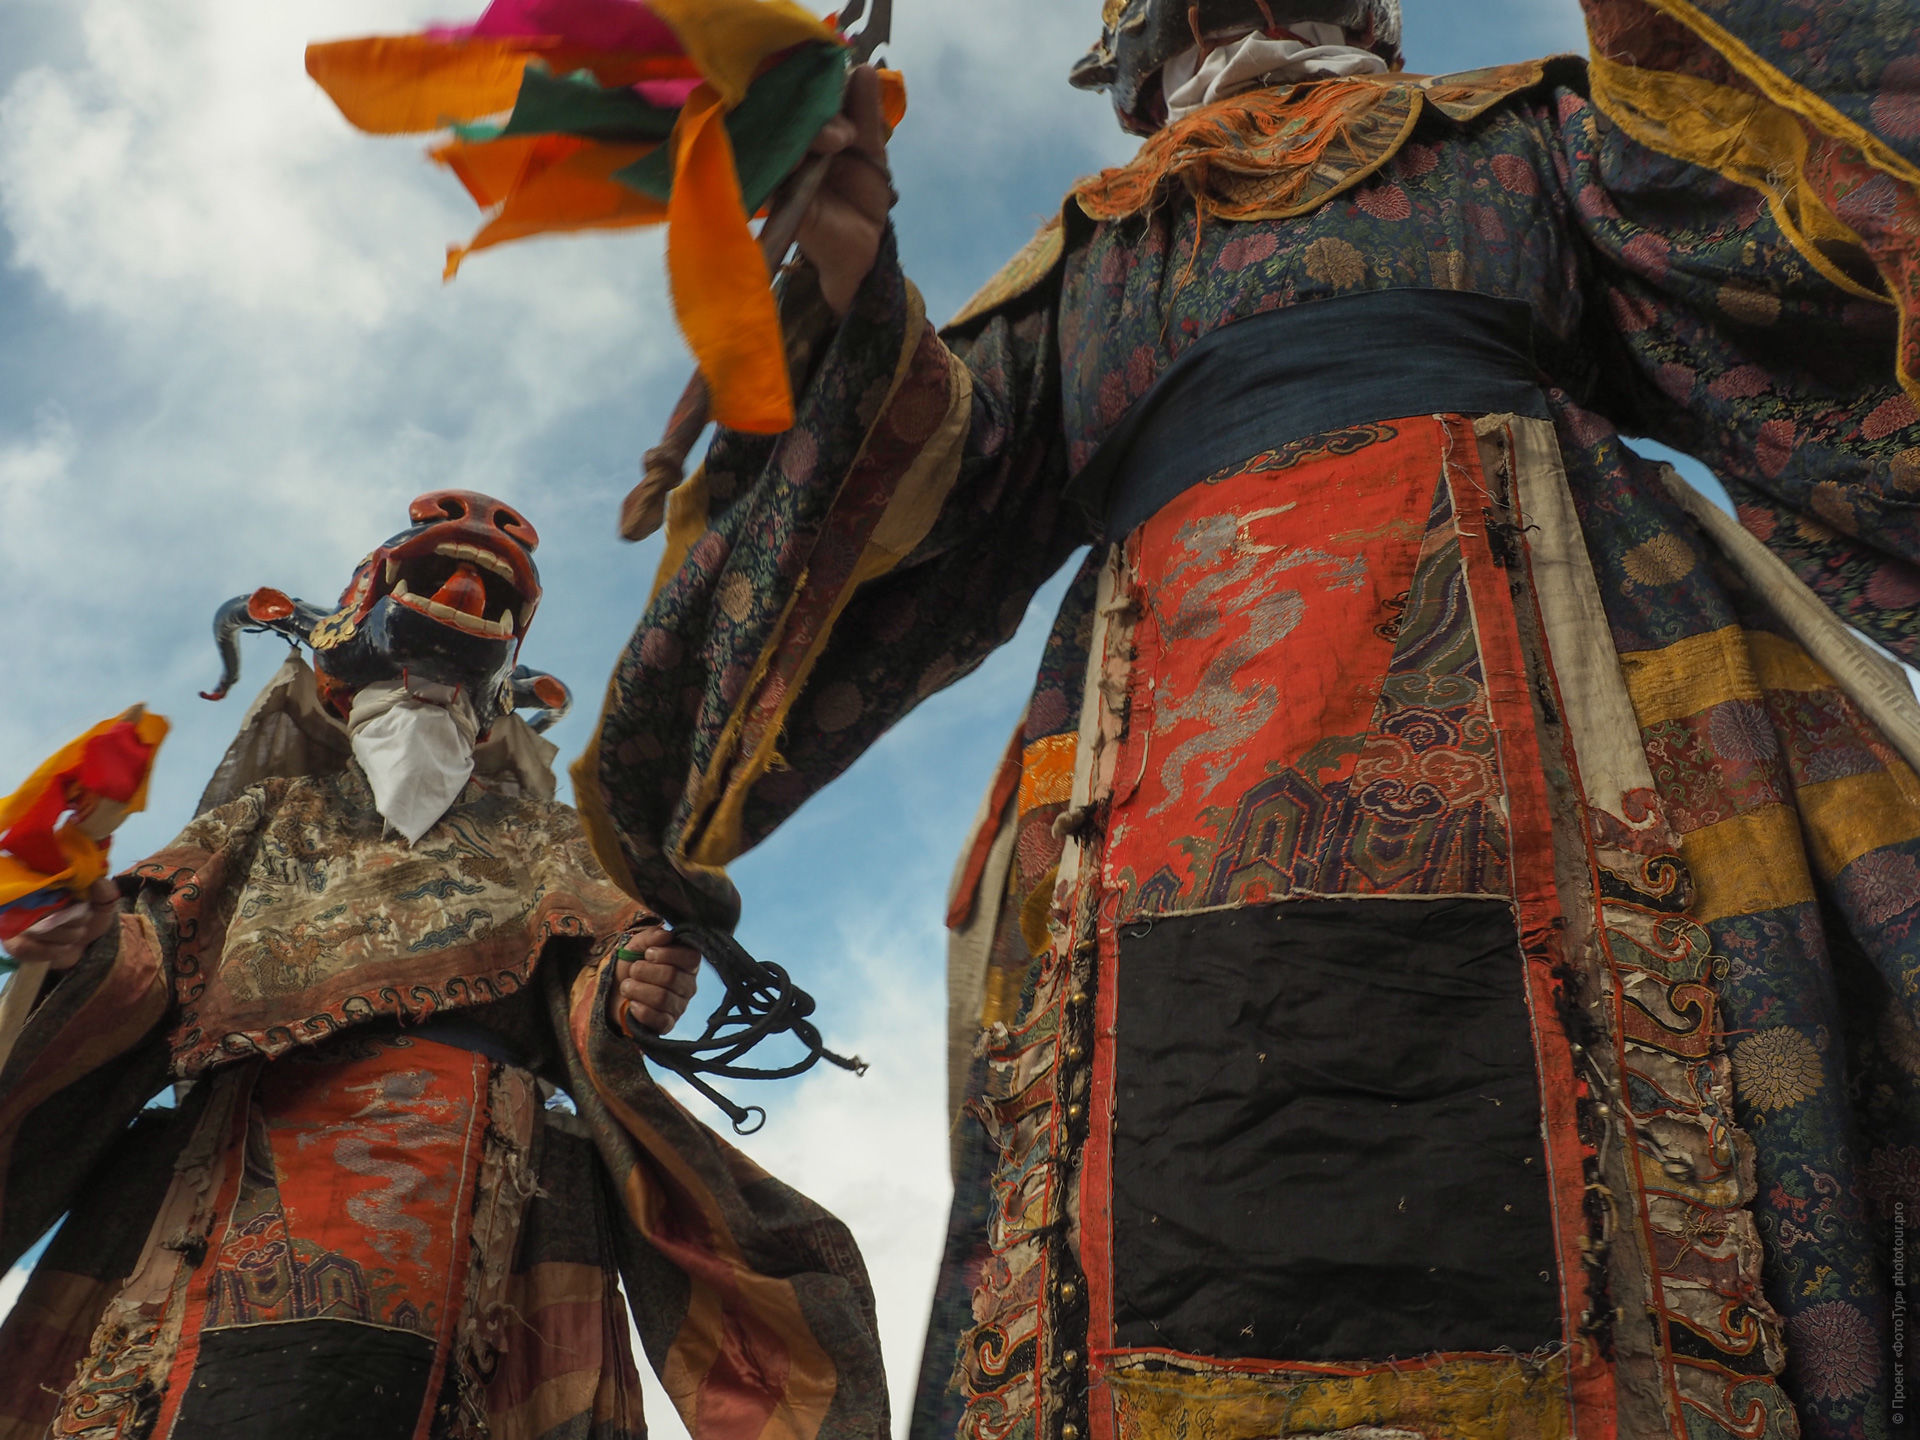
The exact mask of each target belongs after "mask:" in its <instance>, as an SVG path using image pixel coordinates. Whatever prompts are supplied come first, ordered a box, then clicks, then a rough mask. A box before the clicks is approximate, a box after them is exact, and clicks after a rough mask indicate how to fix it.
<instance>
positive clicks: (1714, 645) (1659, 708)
mask: <svg viewBox="0 0 1920 1440" xmlns="http://www.w3.org/2000/svg"><path fill="white" fill-rule="evenodd" d="M1750 638H1751V637H1750V636H1749V635H1748V633H1747V632H1746V631H1744V630H1742V629H1741V628H1740V627H1739V626H1738V625H1729V626H1728V627H1727V628H1726V629H1724V630H1715V631H1713V632H1711V633H1710V634H1706V635H1693V636H1689V637H1688V638H1687V639H1685V640H1680V641H1676V642H1675V643H1674V644H1672V645H1669V646H1667V647H1666V648H1665V649H1664V650H1638V651H1634V652H1633V653H1631V654H1626V655H1622V656H1621V657H1620V669H1621V671H1622V672H1623V673H1624V674H1625V676H1626V681H1627V693H1628V694H1629V695H1630V696H1631V697H1632V698H1633V710H1634V713H1635V714H1636V715H1637V716H1639V717H1640V728H1641V729H1642V730H1651V729H1652V728H1653V727H1654V726H1656V725H1660V724H1663V723H1665V722H1666V721H1669V720H1684V719H1686V718H1687V717H1688V716H1689V715H1698V714H1701V713H1702V712H1703V711H1707V710H1711V709H1712V708H1713V707H1714V706H1716V705H1722V704H1725V703H1726V702H1727V701H1729V700H1760V699H1763V698H1764V697H1765V693H1766V692H1765V690H1764V689H1763V687H1762V686H1761V683H1760V676H1759V673H1758V672H1757V671H1756V670H1755V668H1754V656H1753V653H1752V651H1751V649H1750V647H1749V644H1748V641H1749V639H1750ZM1831 683H1832V682H1831V681H1829V682H1828V684H1831Z"/></svg>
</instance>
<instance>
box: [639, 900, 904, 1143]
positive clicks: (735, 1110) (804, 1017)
mask: <svg viewBox="0 0 1920 1440" xmlns="http://www.w3.org/2000/svg"><path fill="white" fill-rule="evenodd" d="M674 935H675V936H676V938H678V939H680V940H681V941H684V942H685V943H686V944H688V945H691V946H692V947H693V948H694V949H696V950H698V951H699V952H700V953H701V954H702V955H704V956H705V957H706V959H707V963H708V964H709V965H711V966H713V968H714V972H715V973H716V974H717V975H719V977H720V981H721V983H722V984H723V985H725V986H726V995H725V998H723V999H722V1000H721V1002H720V1004H719V1005H718V1006H716V1007H715V1009H714V1011H713V1013H712V1014H711V1015H709V1016H708V1017H707V1028H706V1029H705V1030H704V1031H703V1032H702V1033H701V1035H700V1037H699V1038H698V1039H697V1040H668V1039H666V1038H664V1037H662V1036H650V1035H646V1034H636V1035H635V1036H634V1037H633V1038H634V1041H635V1043H636V1044H638V1045H639V1047H640V1049H641V1051H642V1052H643V1053H644V1054H645V1055H646V1057H647V1058H648V1059H649V1060H651V1061H653V1063H654V1064H656V1065H658V1066H660V1068H661V1069H663V1070H671V1071H672V1072H673V1073H674V1074H676V1075H678V1076H679V1077H680V1078H681V1079H682V1080H685V1081H686V1082H687V1083H688V1084H689V1085H691V1086H693V1088H694V1089H696V1090H698V1091H699V1092H700V1093H701V1094H702V1095H704V1096H706V1097H707V1099H709V1100H711V1101H712V1102H713V1103H714V1104H715V1105H717V1106H719V1107H720V1109H721V1110H723V1111H725V1112H726V1114H727V1117H728V1118H729V1119H731V1120H732V1121H733V1128H734V1132H735V1133H736V1134H739V1135H751V1134H753V1133H754V1132H755V1131H756V1130H758V1129H759V1128H760V1127H761V1126H762V1125H764V1124H765V1123H766V1119H767V1112H766V1111H765V1110H763V1109H761V1107H760V1106H758V1105H745V1106H743V1105H738V1104H736V1103H734V1102H733V1101H732V1100H729V1099H728V1098H727V1097H726V1096H725V1095H723V1094H721V1093H720V1092H719V1091H718V1090H716V1089H714V1088H713V1086H712V1085H710V1084H708V1083H707V1079H706V1078H705V1077H708V1076H711V1077H714V1078H716V1079H721V1080H787V1079H791V1078H792V1077H793V1076H795V1075H802V1074H805V1073H806V1072H807V1071H809V1070H811V1069H812V1068H813V1067H814V1066H815V1065H818V1064H819V1063H820V1062H821V1061H822V1060H825V1061H827V1062H828V1063H829V1064H833V1065H837V1066H839V1067H840V1068H841V1069H842V1070H851V1071H852V1072H853V1073H854V1074H856V1075H864V1074H866V1073H867V1065H866V1062H865V1061H864V1060H862V1059H860V1058H859V1057H858V1056H854V1057H852V1058H851V1059H849V1058H848V1057H847V1056H845V1055H837V1054H835V1053H834V1052H833V1051H831V1050H829V1049H827V1047H826V1045H825V1044H824V1043H823V1042H822V1041H821V1039H820V1031H819V1030H818V1029H817V1028H816V1027H815V1026H814V1024H813V1021H812V1020H811V1019H810V1018H808V1017H810V1016H811V1015H812V1014H813V1008H814V1001H813V997H812V996H811V995H809V994H807V992H806V991H804V990H802V989H801V988H800V987H799V986H797V985H795V984H794V983H793V980H792V977H790V976H789V975H788V974H787V972H786V971H785V970H783V969H781V968H780V967H779V966H778V965H771V964H768V963H766V962H765V961H761V960H756V959H754V958H753V956H751V955H749V954H748V953H747V951H746V949H745V947H743V946H742V945H741V944H740V942H739V941H738V940H736V939H734V938H733V936H732V935H730V934H728V933H727V932H726V931H723V930H710V929H708V928H707V927H705V926H703V925H682V926H680V927H678V928H677V929H675V931H674ZM775 1035H791V1036H793V1037H794V1038H795V1039H796V1040H798V1041H799V1042H800V1043H801V1044H802V1045H804V1046H805V1047H806V1050H807V1053H806V1055H805V1056H804V1057H803V1058H801V1059H799V1060H797V1061H795V1062H794V1063H793V1064H791V1065H784V1066H778V1067H774V1068H763V1067H760V1066H755V1065H744V1064H742V1063H741V1062H742V1061H743V1060H744V1059H745V1058H746V1056H747V1054H748V1052H749V1051H751V1050H752V1049H753V1048H754V1047H755V1046H756V1045H758V1044H759V1043H760V1042H761V1041H763V1040H766V1039H769V1038H770V1037H772V1036H775ZM756 1117H757V1118H756Z"/></svg>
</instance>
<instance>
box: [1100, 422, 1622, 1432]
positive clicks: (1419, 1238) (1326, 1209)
mask: <svg viewBox="0 0 1920 1440" xmlns="http://www.w3.org/2000/svg"><path fill="white" fill-rule="evenodd" d="M1496 478H1497V480H1498V481H1499V484H1498V485H1492V484H1490V481H1489V477H1488V476H1487V475H1485V474H1483V473H1482V471H1481V458H1480V450H1479V447H1478V445H1477V444H1476V437H1475V433H1474V428H1473V424H1472V422H1471V421H1463V420H1460V419H1458V418H1457V417H1431V416H1423V417H1415V418H1412V419H1405V420H1393V421H1388V422H1382V423H1375V424H1369V425H1365V426H1360V427H1356V428H1353V429H1349V430H1344V431H1338V432H1331V433H1329V434H1325V435H1320V436H1316V437H1313V438H1311V439H1308V440H1305V441H1301V442H1296V443H1294V444H1290V445H1288V446H1285V447H1282V448H1280V449H1278V450H1275V451H1273V452H1270V453H1268V454H1265V455H1261V456H1258V457H1255V458H1254V459H1253V460H1252V461H1249V462H1248V463H1246V464H1245V465H1242V466H1237V467H1235V469H1234V472H1233V473H1231V474H1226V475H1222V476H1218V477H1215V478H1214V479H1212V480H1210V481H1208V482H1206V483H1203V484H1200V485H1196V486H1194V487H1192V488H1191V489H1189V490H1187V491H1186V492H1184V493H1183V494H1181V495H1180V496H1179V497H1178V498H1177V499H1175V500H1173V501H1172V502H1170V503H1169V504H1168V505H1167V506H1166V507H1165V508H1164V509H1162V510H1161V511H1160V512H1159V513H1158V514H1156V515H1155V516H1154V517H1153V518H1151V519H1150V520H1148V521H1147V522H1145V523H1144V524H1143V525H1142V526H1141V527H1140V528H1139V529H1138V530H1137V531H1136V532H1135V533H1134V535H1133V536H1132V537H1131V539H1130V540H1129V542H1128V549H1127V558H1128V566H1129V572H1130V574H1129V579H1130V585H1131V599H1132V601H1133V605H1132V610H1133V613H1134V615H1135V626H1134V632H1133V653H1132V669H1131V673H1130V678H1129V681H1128V690H1127V693H1126V718H1125V734H1124V737H1123V739H1122V740H1121V743H1120V748H1119V753H1118V757H1117V760H1116V762H1115V767H1114V771H1113V775H1114V779H1113V788H1112V796H1111V810H1110V818H1109V822H1108V827H1107V833H1106V839H1105V844H1104V849H1103V853H1102V859H1101V867H1100V870H1099V872H1098V874H1099V883H1100V885H1101V888H1102V891H1103V893H1102V895H1101V897H1100V904H1099V908H1098V914H1099V916H1100V920H1099V927H1098V929H1099V934H1098V939H1099V980H1098V985H1097V987H1096V990H1095V1004H1096V1016H1097V1026H1096V1041H1095V1045H1094V1053H1093V1066H1094V1075H1093V1087H1092V1092H1091V1095H1090V1105H1089V1125H1090V1128H1089V1133H1088V1140H1087V1152H1086V1154H1087V1159H1086V1170H1085V1172H1084V1173H1085V1178H1084V1182H1083V1190H1082V1196H1081V1225H1082V1229H1081V1236H1082V1259H1083V1261H1084V1265H1085V1269H1086V1272H1087V1282H1088V1293H1089V1300H1090V1306H1091V1315H1090V1327H1089V1328H1090V1335H1089V1351H1090V1355H1089V1360H1090V1362H1091V1367H1090V1370H1091V1373H1090V1377H1089V1378H1090V1380H1091V1381H1092V1382H1093V1384H1092V1391H1091V1393H1092V1396H1093V1405H1092V1412H1091V1414H1092V1420H1093V1433H1094V1435H1095V1436H1096V1437H1104V1436H1108V1435H1111V1434H1113V1433H1114V1431H1113V1428H1112V1426H1113V1424H1114V1421H1113V1416H1112V1412H1111V1410H1110V1409H1109V1408H1108V1406H1109V1405H1110V1404H1111V1403H1112V1402H1111V1401H1110V1399H1108V1398H1106V1397H1107V1396H1108V1394H1109V1392H1108V1386H1107V1377H1108V1376H1109V1375H1111V1374H1118V1373H1123V1372H1122V1370H1121V1369H1120V1368H1118V1367H1125V1366H1128V1365H1137V1364H1139V1363H1141V1362H1142V1361H1143V1359H1145V1358H1148V1357H1154V1356H1158V1357H1163V1358H1168V1359H1172V1358H1178V1357H1190V1358H1191V1359H1192V1361H1193V1362H1194V1363H1197V1364H1199V1363H1204V1364H1210V1365H1216V1366H1222V1365H1224V1366H1230V1367H1232V1368H1233V1369H1234V1371H1235V1373H1243V1374H1252V1373H1272V1374H1273V1375H1275V1376H1276V1377H1279V1376H1284V1375H1288V1374H1292V1373H1294V1372H1295V1370H1296V1369H1297V1368H1298V1367H1300V1366H1303V1365H1304V1366H1307V1367H1310V1368H1311V1367H1314V1366H1326V1365H1329V1364H1332V1365H1337V1366H1341V1367H1343V1370H1344V1372H1345V1373H1350V1374H1351V1375H1353V1376H1365V1375H1370V1374H1372V1373H1374V1371H1375V1369H1379V1370H1380V1371H1381V1373H1389V1372H1392V1371H1393V1370H1394V1367H1395V1366H1398V1365H1403V1364H1404V1363H1405V1362H1407V1361H1409V1360H1411V1359H1414V1358H1416V1357H1425V1358H1426V1359H1430V1360H1433V1361H1435V1363H1439V1362H1440V1361H1444V1360H1447V1359H1449V1358H1452V1359H1459V1360H1463V1361H1473V1362H1474V1363H1478V1362H1479V1361H1481V1360H1484V1359H1486V1358H1487V1357H1489V1356H1501V1355H1512V1354H1515V1353H1519V1354H1546V1353H1551V1352H1553V1351H1554V1350H1555V1348H1556V1347H1558V1346H1561V1345H1566V1344H1569V1343H1571V1342H1572V1341H1573V1340H1574V1338H1575V1337H1576V1335H1577V1334H1579V1332H1580V1330H1581V1326H1582V1324H1583V1319H1582V1317H1583V1316H1584V1315H1585V1314H1586V1312H1587V1311H1588V1310H1589V1309H1590V1308H1591V1301H1590V1299H1589V1297H1588V1294H1587V1283H1588V1277H1587V1276H1586V1274H1585V1267H1584V1263H1583V1260H1582V1256H1583V1254H1584V1247H1586V1246H1588V1245H1590V1244H1591V1243H1592V1237H1591V1236H1590V1235H1589V1233H1588V1222H1587V1217H1586V1215H1585V1213H1584V1208H1583V1200H1584V1185H1585V1180H1584V1175H1583V1167H1584V1163H1585V1158H1586V1152H1585V1150H1584V1149H1583V1145H1582V1142H1581V1141H1580V1140H1579V1138H1578V1135H1577V1125H1576V1120H1575V1114H1574V1106H1575V1103H1576V1097H1577V1095H1578V1094H1579V1093H1580V1090H1579V1087H1578V1086H1577V1085H1576V1083H1575V1082H1574V1079H1573V1073H1572V1069H1571V1066H1570V1061H1569V1054H1570V1051H1569V1042H1568V1039H1567V1036H1566V1034H1565V1032H1564V1030H1563V1028H1562V1020H1561V1017H1560V1013H1559V1012H1560V1009H1561V1006H1562V1003H1563V999H1564V997H1563V995H1562V993H1561V989H1560V980H1559V979H1558V975H1559V972H1560V970H1561V968H1562V963H1563V961H1562V952H1561V949H1560V943H1561V942H1560V936H1561V933H1562V930H1563V927H1564V921H1563V919H1562V916H1561V909H1560V901H1559V897H1558V892H1557V890H1556V887H1555V879H1554V876H1555V841H1554V832H1553V826H1552V820H1551V817H1550V814H1549V810H1548V806H1547V801H1546V790H1545V785H1546V781H1545V778H1544V776H1545V771H1544V768H1543V762H1542V758H1541V755H1542V750H1541V745H1542V739H1541V732H1540V730H1539V728H1538V725H1539V723H1540V722H1538V720H1537V717H1536V715H1535V713H1534V708H1533V704H1532V698H1531V697H1532V693H1533V682H1532V680H1530V678H1529V670H1528V662H1527V660H1526V659H1525V658H1524V655H1523V650H1522V646H1521V638H1520V637H1521V632H1522V628H1523V618H1524V617H1523V616H1522V614H1521V612H1520V611H1519V610H1517V609H1516V594H1517V593H1523V592H1518V591H1516V587H1515V583H1514V576H1515V574H1516V573H1517V572H1515V571H1514V570H1513V568H1512V561H1513V559H1514V556H1515V555H1516V554H1517V553H1519V552H1517V551H1516V550H1515V548H1514V547H1513V546H1512V544H1511V541H1510V537H1509V535H1508V534H1507V533H1506V532H1502V533H1501V534H1498V535H1494V534H1493V530H1494V527H1495V526H1496V525H1497V524H1499V523H1503V518H1504V516H1505V514H1506V509H1505V506H1506V503H1507V502H1506V499H1505V497H1504V495H1503V494H1496V493H1495V492H1496V490H1499V489H1500V488H1501V487H1502V486H1504V484H1505V482H1506V479H1507V477H1505V476H1500V477H1496ZM1490 536H1491V537H1492V538H1490ZM1529 603H1530V602H1529ZM1529 613H1530V612H1529ZM1553 743H1555V744H1557V743H1558V741H1557V740H1556V741H1554V742H1553ZM1569 843H1573V844H1581V843H1582V842H1581V841H1580V840H1579V839H1578V837H1573V838H1572V839H1571V840H1570V842H1569ZM1171 1176H1178V1177H1182V1180H1181V1182H1180V1183H1169V1181H1168V1179H1167V1177H1171ZM1195 1177H1204V1178H1201V1179H1198V1180H1197V1181H1196V1178H1195ZM1570 1355H1571V1361H1572V1363H1570V1364H1569V1368H1568V1372H1567V1375H1566V1377H1565V1381H1564V1383H1565V1384H1566V1386H1567V1390H1566V1394H1567V1396H1568V1399H1569V1400H1570V1401H1571V1402H1572V1403H1573V1405H1574V1407H1575V1409H1576V1410H1577V1411H1578V1412H1579V1414H1580V1415H1581V1417H1582V1420H1581V1424H1580V1431H1579V1433H1582V1434H1595V1435H1604V1434H1607V1433H1609V1431H1610V1427H1611V1424H1612V1420H1611V1403H1610V1399H1609V1398H1608V1396H1609V1395H1610V1391H1611V1384H1612V1382H1611V1379H1610V1377H1609V1376H1608V1374H1607V1362H1606V1360H1605V1358H1604V1356H1603V1355H1602V1354H1601V1353H1600V1352H1598V1351H1597V1350H1596V1349H1595V1348H1594V1347H1591V1346H1586V1345H1579V1346H1577V1347H1576V1348H1575V1349H1574V1350H1573V1351H1572V1352H1570ZM1180 1363H1186V1361H1185V1360H1181V1361H1180ZM1124 1373H1131V1372H1130V1371H1129V1372H1124ZM1316 1373H1318V1372H1316Z"/></svg>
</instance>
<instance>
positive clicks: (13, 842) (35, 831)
mask: <svg viewBox="0 0 1920 1440" xmlns="http://www.w3.org/2000/svg"><path fill="white" fill-rule="evenodd" d="M166 735H167V722H166V721H165V720H163V719H161V718H160V717H159V716H158V715H149V714H147V713H146V711H145V710H144V709H141V708H139V707H137V706H136V707H135V708H134V709H132V710H129V711H128V712H127V713H126V714H124V715H122V716H120V717H119V718H118V719H114V720H108V721H106V722H105V723H103V724H100V725H96V726H94V727H93V729H91V730H89V731H88V732H87V733H86V734H84V735H82V736H81V737H80V738H79V739H78V740H75V741H74V742H73V743H72V744H70V745H66V746H63V747H62V748H61V749H60V751H59V752H58V753H57V754H55V755H54V756H53V758H52V759H50V760H48V761H47V762H46V763H45V764H44V765H42V766H41V767H40V768H39V769H38V770H36V771H34V772H33V775H32V777H31V778H30V779H28V781H27V783H26V784H25V785H22V786H21V787H20V788H19V789H18V790H16V791H15V792H14V793H13V794H11V795H9V796H7V797H6V798H5V799H4V800H0V940H10V939H12V938H13V937H14V936H16V935H18V934H19V933H20V932H21V931H23V930H25V929H27V928H28V927H29V926H31V925H33V924H34V923H36V922H37V921H39V920H43V919H45V918H46V917H47V916H49V915H52V914H54V913H56V912H58V911H60V910H64V909H65V908H66V907H67V906H69V905H71V904H72V903H73V902H74V901H75V900H76V899H79V898H81V897H83V896H85V895H86V893H87V889H88V887H89V886H91V885H92V884H93V882H94V881H96V880H98V879H99V878H100V877H101V876H102V875H104V874H106V873H107V839H108V836H110V835H111V834H112V833H113V831H114V830H115V828H116V827H118V825H119V824H120V822H121V821H122V820H124V819H126V817H127V816H129V815H131V814H133V813H134V812H135V811H137V810H143V809H145V808H146V804H147V778H148V776H149V775H151V774H152V773H153V761H154V756H155V755H156V754H157V753H158V751H159V749H160V742H161V741H162V740H164V739H165V738H166Z"/></svg>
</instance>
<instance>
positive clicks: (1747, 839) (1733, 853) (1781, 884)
mask: <svg viewBox="0 0 1920 1440" xmlns="http://www.w3.org/2000/svg"><path fill="white" fill-rule="evenodd" d="M1680 854H1681V857H1682V858H1683V859H1685V860H1686V862H1687V869H1688V870H1689V871H1691V872H1692V874H1693V895H1694V898H1693V906H1692V910H1691V914H1692V918H1693V919H1694V920H1696V921H1698V922H1699V923H1700V924H1702V925H1705V924H1708V923H1709V922H1711V921H1714V920H1724V919H1726V918H1727V917H1728V916H1731V915H1758V914H1760V913H1762V912H1764V911H1767V910H1778V909H1780V908H1781V907H1782V906H1785V905H1798V904H1802V903H1805V902H1808V901H1811V900H1813V899H1815V898H1816V896H1815V891H1814V886H1813V875H1812V873H1811V872H1810V871H1809V870H1808V868H1807V852H1806V845H1805V842H1804V841H1803V839H1802V838H1801V833H1800V817H1799V815H1797V814H1796V813H1795V812H1794V811H1793V810H1792V809H1791V808H1790V807H1789V806H1786V805H1764V806H1762V807H1761V808H1759V809H1757V810H1749V811H1746V812H1745V813H1744V814H1740V815H1736V816H1734V817H1733V818H1732V819H1731V820H1722V821H1721V822H1720V823H1719V824H1717V825H1708V826H1706V827H1705V828H1703V829H1700V830H1695V831H1694V832H1693V833H1692V834H1690V835H1683V836H1681V837H1680Z"/></svg>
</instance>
